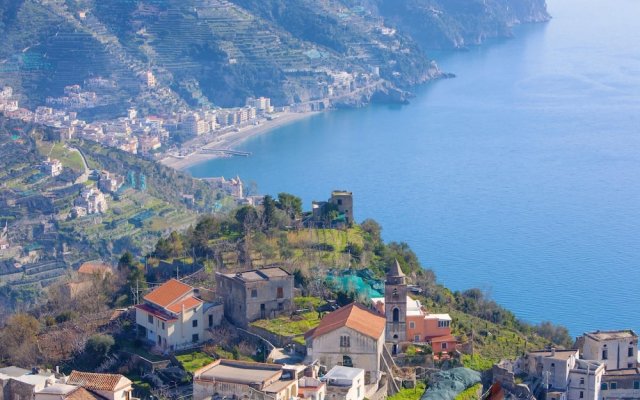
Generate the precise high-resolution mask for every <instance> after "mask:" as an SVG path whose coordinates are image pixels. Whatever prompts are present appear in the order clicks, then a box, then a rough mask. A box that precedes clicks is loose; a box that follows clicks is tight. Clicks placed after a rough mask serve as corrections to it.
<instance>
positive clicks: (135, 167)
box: [0, 119, 234, 288]
mask: <svg viewBox="0 0 640 400" xmlns="http://www.w3.org/2000/svg"><path fill="white" fill-rule="evenodd" d="M51 134H52V131H49V130H47V129H43V128H41V127H35V126H30V125H22V124H16V123H13V122H9V121H6V120H4V119H0V188H1V190H0V225H1V226H2V228H5V225H6V228H7V237H6V241H7V243H8V247H7V248H2V249H0V287H1V286H3V285H4V284H5V283H8V284H9V285H10V286H13V287H23V288H24V287H27V286H34V287H36V288H39V287H42V286H46V285H48V284H49V283H51V282H53V281H55V280H57V279H59V278H60V277H61V276H63V275H65V274H66V273H67V271H68V270H69V269H70V268H73V267H77V266H78V265H79V264H80V263H81V262H85V261H88V260H92V259H105V260H108V259H110V258H115V257H117V256H119V255H120V254H121V253H122V252H123V251H127V250H128V251H133V252H135V253H139V254H141V253H144V252H147V251H150V250H151V249H153V247H154V246H155V243H156V241H157V240H158V238H159V237H161V236H162V235H163V234H165V233H168V232H170V231H171V230H173V229H176V228H180V229H186V228H187V227H188V226H189V225H191V224H193V223H195V221H196V216H197V213H199V212H202V211H208V212H211V211H213V210H214V208H215V209H219V210H224V209H228V208H229V207H230V206H231V205H232V204H233V203H234V202H233V200H232V199H230V198H226V197H225V195H223V194H222V193H218V192H217V191H216V190H215V189H214V188H213V187H212V186H210V185H209V184H208V183H206V182H203V181H199V180H196V179H193V178H191V177H190V176H188V175H186V174H182V173H179V172H177V171H175V170H173V169H170V168H167V167H163V166H161V165H160V164H157V163H153V162H151V161H147V160H143V159H140V158H137V157H135V156H132V155H130V154H128V153H125V152H122V151H119V150H115V149H107V148H104V147H102V146H100V145H98V144H96V143H92V142H86V141H80V140H74V141H69V142H66V143H62V142H57V141H51V140H48V139H49V136H50V135H51ZM47 158H51V159H55V160H58V161H60V164H61V171H60V172H59V174H57V175H56V176H52V175H51V174H50V173H48V172H46V168H45V160H47ZM85 160H86V163H87V165H86V166H85ZM85 168H87V169H85ZM94 170H95V171H108V173H109V175H110V177H111V178H113V179H115V180H116V181H117V182H119V185H120V186H119V188H118V189H117V190H115V191H112V192H110V191H107V190H106V189H104V188H103V187H101V186H100V183H99V182H102V181H101V180H100V179H102V178H100V175H99V174H98V173H95V172H92V171H94ZM98 187H101V190H102V192H100V193H103V194H104V198H105V202H106V207H108V208H107V209H106V210H103V211H102V212H99V213H90V214H88V215H82V214H77V215H76V206H77V205H78V204H80V203H79V201H80V202H81V198H82V196H83V195H82V193H86V192H87V191H89V190H96V189H97V188H98ZM183 195H187V196H193V198H194V201H193V202H185V201H184V200H183ZM81 203H82V202H81ZM85 207H86V206H85ZM0 239H1V238H0Z"/></svg>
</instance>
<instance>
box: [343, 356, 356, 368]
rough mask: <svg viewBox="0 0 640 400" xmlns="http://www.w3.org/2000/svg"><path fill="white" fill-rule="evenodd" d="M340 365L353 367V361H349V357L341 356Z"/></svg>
mask: <svg viewBox="0 0 640 400" xmlns="http://www.w3.org/2000/svg"><path fill="white" fill-rule="evenodd" d="M342 365H343V366H345V367H351V368H353V361H351V357H349V356H342Z"/></svg>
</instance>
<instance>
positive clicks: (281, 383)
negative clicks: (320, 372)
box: [193, 360, 298, 400]
mask: <svg viewBox="0 0 640 400" xmlns="http://www.w3.org/2000/svg"><path fill="white" fill-rule="evenodd" d="M282 378H283V376H282V365H278V364H264V363H256V362H245V361H235V360H216V361H214V362H213V363H211V364H209V365H207V366H205V367H202V368H200V369H199V370H197V371H196V372H194V374H193V399H194V400H205V399H207V400H208V399H212V398H214V395H217V396H218V397H217V398H230V399H231V398H234V399H240V398H242V399H245V398H247V399H248V398H251V399H273V400H289V399H291V398H296V397H297V395H298V381H297V380H295V379H292V380H284V379H282Z"/></svg>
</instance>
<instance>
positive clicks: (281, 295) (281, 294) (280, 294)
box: [276, 287, 284, 299]
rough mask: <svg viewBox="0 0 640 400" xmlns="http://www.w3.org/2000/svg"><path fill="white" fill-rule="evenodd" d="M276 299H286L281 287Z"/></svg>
mask: <svg viewBox="0 0 640 400" xmlns="http://www.w3.org/2000/svg"><path fill="white" fill-rule="evenodd" d="M276 298H278V299H282V298H284V288H281V287H279V288H278V293H277V294H276Z"/></svg>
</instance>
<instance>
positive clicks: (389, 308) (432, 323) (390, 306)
mask: <svg viewBox="0 0 640 400" xmlns="http://www.w3.org/2000/svg"><path fill="white" fill-rule="evenodd" d="M408 292H409V288H408V286H407V277H406V275H405V274H404V272H403V271H402V268H401V267H400V263H398V260H396V262H395V263H394V264H393V265H392V266H391V267H390V268H389V271H388V272H387V277H386V282H385V287H384V297H379V298H373V299H371V301H372V302H373V305H374V308H375V309H376V310H377V311H378V313H379V314H381V315H384V316H385V320H386V330H385V332H386V333H385V341H386V342H387V343H390V344H391V345H392V346H393V347H392V349H393V353H396V352H398V351H399V346H400V345H401V344H403V343H407V342H413V343H428V344H430V345H431V348H432V350H433V353H434V354H436V355H438V354H442V355H446V354H448V353H450V352H452V351H454V350H455V348H456V345H457V344H458V341H457V339H456V338H455V337H454V336H453V335H452V334H451V317H450V316H449V314H431V313H428V312H427V311H426V310H425V309H424V307H423V306H422V304H421V303H420V300H415V299H412V298H411V297H410V296H409V295H408Z"/></svg>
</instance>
